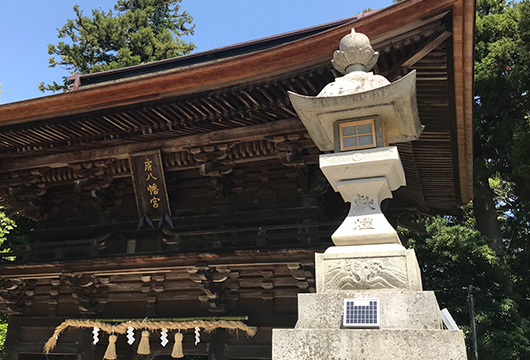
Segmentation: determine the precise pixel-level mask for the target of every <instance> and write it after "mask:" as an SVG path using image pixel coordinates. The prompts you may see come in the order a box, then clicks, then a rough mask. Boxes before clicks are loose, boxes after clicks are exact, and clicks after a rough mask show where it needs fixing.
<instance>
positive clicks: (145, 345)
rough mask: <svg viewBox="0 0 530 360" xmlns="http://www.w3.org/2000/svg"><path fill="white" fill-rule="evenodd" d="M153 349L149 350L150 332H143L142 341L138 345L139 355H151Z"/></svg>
mask: <svg viewBox="0 0 530 360" xmlns="http://www.w3.org/2000/svg"><path fill="white" fill-rule="evenodd" d="M150 353H151V349H150V348H149V331H147V330H144V331H142V339H141V340H140V344H139V345H138V355H149V354H150Z"/></svg>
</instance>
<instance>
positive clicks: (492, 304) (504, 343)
mask: <svg viewBox="0 0 530 360" xmlns="http://www.w3.org/2000/svg"><path fill="white" fill-rule="evenodd" d="M470 215H472V212H471V214H470ZM473 223H474V219H473V218H468V217H466V218H465V219H464V220H460V221H457V220H456V219H454V218H436V219H433V220H431V221H429V222H428V223H427V225H426V229H427V233H426V234H423V235H418V234H414V233H407V234H406V236H408V237H409V238H410V240H409V245H410V246H412V247H413V248H414V249H415V250H416V253H417V256H418V260H419V262H420V267H421V271H422V279H423V286H424V288H425V289H429V290H434V291H435V292H436V297H437V298H438V301H439V303H440V307H442V308H443V307H447V308H448V309H449V310H450V312H451V314H452V315H453V317H454V318H455V320H456V322H457V324H459V325H460V326H461V328H463V330H464V331H465V332H466V335H467V336H468V341H467V344H468V349H469V350H471V343H470V340H469V335H470V330H469V326H468V324H469V323H470V322H469V307H468V304H467V302H466V298H467V291H466V288H467V287H468V286H469V285H473V286H475V287H477V288H479V289H480V290H478V291H477V292H476V294H475V295H474V296H475V309H476V322H477V329H478V331H477V333H478V345H479V358H480V359H481V360H482V359H484V360H517V359H521V360H522V359H528V358H530V321H529V319H528V317H527V316H525V313H524V311H523V309H521V307H522V306H524V304H525V303H526V300H525V299H523V298H521V296H520V294H519V293H518V292H517V291H514V290H513V279H512V277H511V275H510V268H509V267H508V266H507V265H506V264H505V262H504V261H503V259H502V257H501V256H499V254H498V253H497V252H495V251H494V250H493V249H492V248H491V247H490V246H489V239H488V238H486V237H485V236H483V235H482V234H481V233H480V232H479V231H477V230H476V229H474V228H473ZM521 304H522V305H521ZM468 357H469V359H473V356H472V354H471V351H469V356H468Z"/></svg>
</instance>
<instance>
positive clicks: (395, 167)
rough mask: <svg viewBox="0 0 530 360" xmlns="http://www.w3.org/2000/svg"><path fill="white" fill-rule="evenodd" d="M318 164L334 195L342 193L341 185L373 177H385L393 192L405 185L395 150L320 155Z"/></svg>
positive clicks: (370, 150)
mask: <svg viewBox="0 0 530 360" xmlns="http://www.w3.org/2000/svg"><path fill="white" fill-rule="evenodd" d="M319 162H320V169H321V170H322V172H323V173H324V175H325V176H326V178H327V179H328V181H329V182H330V184H331V186H333V189H335V191H339V189H338V183H339V181H344V180H356V179H365V178H373V177H385V178H386V179H387V182H388V187H389V190H392V191H394V190H396V189H397V188H399V187H400V186H403V185H405V172H404V170H403V166H402V165H401V159H400V158H399V152H398V149H397V147H396V146H388V147H382V148H374V149H367V150H358V151H348V152H342V153H335V154H325V155H320V158H319ZM387 195H389V194H387ZM344 200H345V201H350V200H351V199H346V198H344Z"/></svg>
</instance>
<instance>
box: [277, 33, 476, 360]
mask: <svg viewBox="0 0 530 360" xmlns="http://www.w3.org/2000/svg"><path fill="white" fill-rule="evenodd" d="M377 56H378V54H377V53H376V52H374V51H373V49H372V47H371V46H370V42H369V41H368V38H367V37H366V36H364V35H362V34H356V33H355V32H354V31H352V34H350V35H347V36H345V37H344V38H343V39H342V40H341V43H340V50H338V51H336V52H335V54H334V60H333V65H334V66H335V68H336V69H337V70H339V71H341V72H343V73H345V76H344V77H342V78H338V79H336V81H335V82H333V83H331V84H328V85H327V86H326V87H325V88H324V90H323V91H322V92H321V93H320V94H319V95H318V96H317V97H307V96H300V95H296V94H292V93H290V94H289V96H290V98H291V102H292V103H293V106H294V107H295V109H296V111H297V113H298V115H299V117H300V119H301V120H302V122H303V123H304V125H305V126H306V128H307V130H308V132H309V134H310V135H311V138H312V139H313V141H315V144H317V146H318V147H319V148H320V150H322V151H330V150H335V151H336V153H333V154H325V155H321V156H320V168H321V170H322V172H323V173H324V175H325V176H326V177H327V179H328V180H329V182H330V184H331V185H332V187H333V189H334V190H335V191H337V192H339V193H340V194H341V195H342V197H343V199H344V201H346V202H349V203H350V204H351V208H350V211H349V213H348V216H347V217H346V219H345V220H344V222H343V223H342V224H341V225H340V227H339V228H338V229H337V230H336V231H335V233H334V234H333V235H332V237H331V238H332V240H333V242H334V244H335V245H336V246H333V247H330V248H328V249H327V250H326V251H325V252H324V253H323V254H316V259H315V264H316V294H300V295H299V296H298V323H297V325H296V327H295V328H294V329H274V330H273V333H272V359H273V360H317V359H318V360H322V359H326V360H350V359H358V360H405V359H407V360H420V359H421V360H424V359H429V360H442V359H443V360H464V359H466V358H467V357H466V349H465V344H464V335H463V333H462V332H461V331H460V330H446V329H444V328H443V325H442V321H441V318H440V309H439V307H438V303H437V301H436V297H435V296H434V293H433V292H431V291H422V285H421V275H420V269H419V266H418V262H417V260H416V255H415V253H414V250H407V249H405V248H404V247H403V246H402V245H401V243H400V241H399V237H398V235H397V233H396V231H395V229H394V228H393V227H392V226H391V225H390V224H389V223H388V221H387V219H386V218H385V216H384V215H383V213H382V212H381V208H380V204H381V201H383V200H384V199H387V198H391V197H392V191H394V190H396V189H398V188H399V187H400V186H404V185H405V174H404V171H403V167H402V165H401V160H400V159H399V154H398V151H397V148H396V147H395V146H388V143H395V142H400V141H413V140H415V139H417V138H418V137H419V136H420V134H421V132H422V130H423V127H422V126H421V123H420V122H419V118H418V112H417V107H416V86H415V73H414V72H412V73H409V74H408V75H406V76H405V77H403V78H402V79H400V80H398V81H396V82H395V83H393V84H390V83H389V82H388V80H386V79H384V78H383V77H381V76H378V75H373V74H371V73H369V72H368V71H369V70H370V69H371V68H372V67H373V65H374V64H375V63H376V62H377ZM367 119H368V120H367ZM367 123H371V124H372V125H373V127H372V128H371V130H370V129H366V127H364V125H365V124H367ZM378 126H379V128H378ZM345 128H347V130H344V129H345ZM361 129H362V130H361ZM367 133H369V134H372V136H373V137H372V139H373V141H371V143H370V145H368V146H366V141H368V142H370V138H369V137H367V136H366V135H365V134H367ZM361 139H362V140H363V141H364V140H366V139H368V140H366V141H364V142H363V143H361ZM345 144H348V146H345ZM357 145H360V146H357ZM366 147H371V148H366ZM350 150H351V151H350ZM346 299H348V300H349V301H351V300H360V303H362V302H363V301H364V302H365V303H366V302H368V301H369V300H374V299H375V300H376V301H374V304H375V303H378V306H377V311H376V312H377V313H378V321H377V322H376V323H375V322H373V323H370V322H367V323H366V324H368V326H356V325H355V324H354V325H353V326H351V325H352V324H348V326H345V325H344V322H343V318H344V313H345V309H346V305H345V300H346ZM350 304H351V303H350ZM371 309H372V310H370V311H373V309H374V308H371ZM350 311H351V309H350ZM363 311H364V310H363ZM366 311H368V310H366ZM370 316H372V315H370ZM366 324H364V325H366ZM371 325H373V326H371ZM370 327H371V328H370Z"/></svg>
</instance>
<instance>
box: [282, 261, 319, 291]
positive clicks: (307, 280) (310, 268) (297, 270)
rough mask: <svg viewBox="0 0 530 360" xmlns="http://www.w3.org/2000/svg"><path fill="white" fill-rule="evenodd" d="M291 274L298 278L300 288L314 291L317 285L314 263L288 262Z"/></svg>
mask: <svg viewBox="0 0 530 360" xmlns="http://www.w3.org/2000/svg"><path fill="white" fill-rule="evenodd" d="M287 267H288V268H289V270H290V271H291V276H292V277H293V278H295V279H296V280H297V283H296V285H297V286H298V288H299V289H303V290H307V291H308V292H312V293H314V292H315V291H316V286H315V265H314V264H313V263H306V262H299V263H291V264H288V265H287Z"/></svg>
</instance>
